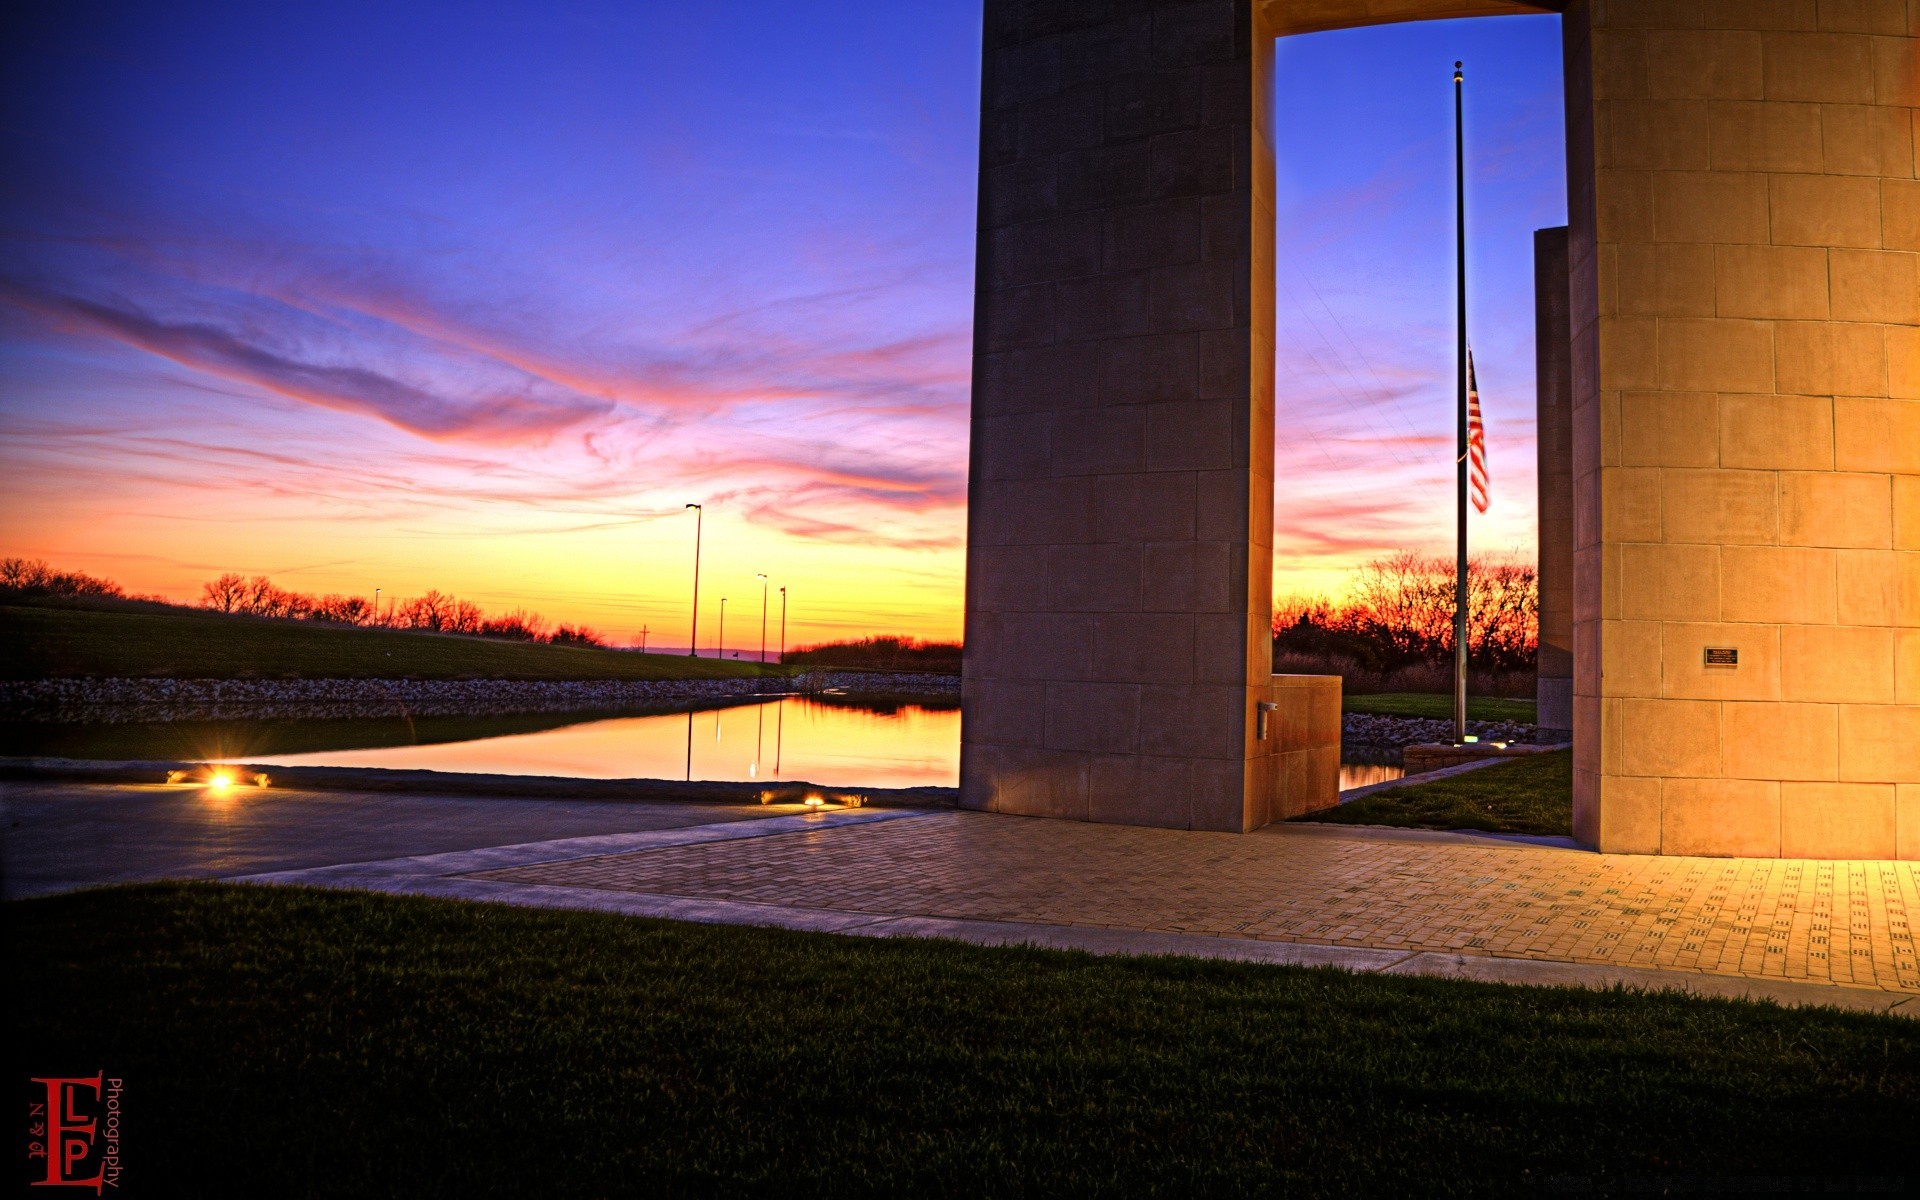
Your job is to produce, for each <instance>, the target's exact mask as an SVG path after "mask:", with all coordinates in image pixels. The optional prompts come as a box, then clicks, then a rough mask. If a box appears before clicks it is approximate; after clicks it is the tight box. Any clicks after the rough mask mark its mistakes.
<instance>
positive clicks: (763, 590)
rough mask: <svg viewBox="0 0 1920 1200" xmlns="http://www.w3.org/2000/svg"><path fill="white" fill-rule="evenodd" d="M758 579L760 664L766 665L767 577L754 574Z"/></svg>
mask: <svg viewBox="0 0 1920 1200" xmlns="http://www.w3.org/2000/svg"><path fill="white" fill-rule="evenodd" d="M756 578H757V579H759V580H760V665H761V666H763V667H764V666H766V665H767V577H766V576H765V575H758V576H756Z"/></svg>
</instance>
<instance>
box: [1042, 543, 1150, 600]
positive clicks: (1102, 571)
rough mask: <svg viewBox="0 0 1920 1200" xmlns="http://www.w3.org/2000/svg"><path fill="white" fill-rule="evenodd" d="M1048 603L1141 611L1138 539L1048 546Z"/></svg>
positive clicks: (1140, 560)
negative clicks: (1136, 540) (1133, 540)
mask: <svg viewBox="0 0 1920 1200" xmlns="http://www.w3.org/2000/svg"><path fill="white" fill-rule="evenodd" d="M1046 553H1047V558H1046V564H1047V565H1046V575H1045V579H1046V596H1047V603H1046V607H1047V608H1048V609H1049V610H1051V611H1053V612H1093V613H1115V612H1138V611H1140V608H1141V592H1142V589H1143V582H1142V580H1143V573H1142V557H1143V556H1142V551H1141V547H1140V544H1139V543H1138V542H1098V543H1082V544H1077V545H1066V546H1050V547H1046Z"/></svg>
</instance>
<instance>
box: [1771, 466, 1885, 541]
mask: <svg viewBox="0 0 1920 1200" xmlns="http://www.w3.org/2000/svg"><path fill="white" fill-rule="evenodd" d="M1895 482H1897V480H1896V481H1895ZM1888 483H1889V477H1888V476H1886V475H1866V474H1852V473H1847V472H1837V471H1815V472H1799V471H1788V472H1784V473H1782V474H1781V476H1780V541H1781V542H1782V543H1783V544H1785V545H1789V546H1834V547H1842V546H1845V547H1855V548H1860V549H1881V550H1884V549H1888V548H1890V547H1891V546H1892V541H1893V506H1892V503H1891V499H1892V497H1891V492H1890V489H1889V487H1888Z"/></svg>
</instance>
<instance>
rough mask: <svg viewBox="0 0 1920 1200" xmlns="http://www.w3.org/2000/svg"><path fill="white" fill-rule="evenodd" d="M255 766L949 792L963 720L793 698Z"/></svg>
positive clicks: (326, 753) (269, 759)
mask: <svg viewBox="0 0 1920 1200" xmlns="http://www.w3.org/2000/svg"><path fill="white" fill-rule="evenodd" d="M247 761H248V762H259V763H268V764H277V765H281V766H328V767H390V768H397V769H402V770H424V771H475V772H481V773H484V774H497V775H563V776H571V777H574V778H577V779H702V780H726V781H746V782H757V781H764V782H767V783H773V782H776V781H781V780H795V781H804V782H808V783H819V784H827V785H832V786H836V787H889V788H891V787H924V786H935V787H952V786H954V785H955V784H956V783H957V782H958V781H959V778H960V710H959V708H958V707H941V706H924V705H919V704H900V705H857V704H847V703H823V702H821V701H818V700H815V699H812V698H810V697H806V696H784V697H781V698H780V699H778V700H770V701H764V702H761V703H757V704H741V705H734V706H732V707H729V708H717V709H708V710H706V711H704V712H693V713H667V714H662V715H656V716H644V717H604V718H595V719H589V720H583V721H580V722H577V723H574V724H567V725H562V726H559V727H558V728H551V729H541V730H536V731H533V732H526V733H512V734H506V735H503V736H497V737H480V738H472V739H466V740H460V741H447V742H439V743H435V744H431V745H399V746H380V747H373V748H364V749H343V750H318V751H312V752H308V753H301V754H282V755H272V756H265V757H249V758H248V759H247Z"/></svg>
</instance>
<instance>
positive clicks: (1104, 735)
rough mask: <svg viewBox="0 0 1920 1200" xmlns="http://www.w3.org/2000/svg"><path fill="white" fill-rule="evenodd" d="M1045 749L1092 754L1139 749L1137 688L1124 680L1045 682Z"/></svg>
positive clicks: (1138, 698) (1120, 752)
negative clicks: (1111, 681)
mask: <svg viewBox="0 0 1920 1200" xmlns="http://www.w3.org/2000/svg"><path fill="white" fill-rule="evenodd" d="M1045 745H1046V748H1047V749H1049V750H1078V751H1085V752H1088V753H1095V754H1134V753H1138V751H1139V749H1140V689H1139V688H1137V687H1135V686H1133V685H1131V684H1125V683H1062V682H1057V681H1051V680H1050V681H1049V682H1048V683H1047V732H1046V743H1045Z"/></svg>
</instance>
